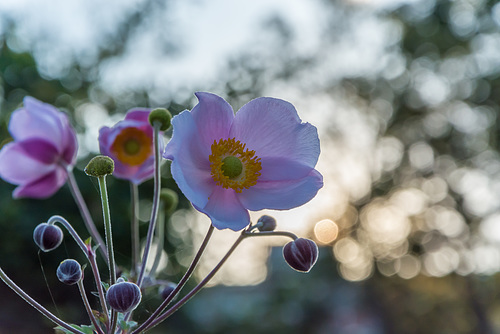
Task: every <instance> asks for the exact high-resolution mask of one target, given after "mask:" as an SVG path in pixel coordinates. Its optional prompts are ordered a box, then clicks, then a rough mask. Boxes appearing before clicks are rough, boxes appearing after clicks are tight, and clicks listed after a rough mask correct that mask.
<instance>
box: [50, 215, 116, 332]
mask: <svg viewBox="0 0 500 334" xmlns="http://www.w3.org/2000/svg"><path fill="white" fill-rule="evenodd" d="M47 223H48V224H55V223H60V224H62V225H63V226H64V227H65V228H66V230H68V232H69V233H70V234H71V236H72V237H73V239H75V241H76V243H77V244H78V246H80V248H81V250H82V251H83V253H84V254H85V257H86V258H87V260H88V261H89V262H90V267H91V269H92V273H93V275H94V280H95V284H96V287H97V291H98V293H99V301H100V303H101V307H102V311H103V312H104V314H105V316H106V321H107V325H108V326H109V313H108V307H107V305H106V298H105V297H104V290H103V288H102V284H101V275H100V274H99V268H98V267H97V261H96V258H95V252H94V251H93V250H92V248H91V247H90V245H89V246H87V245H86V244H85V242H83V240H82V238H80V236H79V235H78V233H77V232H76V231H75V229H74V228H73V226H71V224H70V223H69V222H68V221H67V220H66V219H65V218H64V217H62V216H58V215H55V216H52V217H50V218H49V220H48V221H47Z"/></svg>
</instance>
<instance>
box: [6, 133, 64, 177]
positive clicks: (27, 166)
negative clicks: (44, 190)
mask: <svg viewBox="0 0 500 334" xmlns="http://www.w3.org/2000/svg"><path fill="white" fill-rule="evenodd" d="M55 169H56V165H54V164H45V163H43V162H41V161H40V160H38V159H36V158H34V157H32V156H30V155H29V154H27V153H26V151H25V150H24V148H23V147H22V145H20V144H19V143H15V142H14V143H9V144H7V145H5V146H4V147H3V148H2V150H0V177H1V178H2V179H4V180H5V181H7V182H9V183H13V184H26V183H29V182H32V181H34V180H36V179H38V178H40V177H41V176H43V175H46V174H48V173H51V172H52V171H54V170H55Z"/></svg>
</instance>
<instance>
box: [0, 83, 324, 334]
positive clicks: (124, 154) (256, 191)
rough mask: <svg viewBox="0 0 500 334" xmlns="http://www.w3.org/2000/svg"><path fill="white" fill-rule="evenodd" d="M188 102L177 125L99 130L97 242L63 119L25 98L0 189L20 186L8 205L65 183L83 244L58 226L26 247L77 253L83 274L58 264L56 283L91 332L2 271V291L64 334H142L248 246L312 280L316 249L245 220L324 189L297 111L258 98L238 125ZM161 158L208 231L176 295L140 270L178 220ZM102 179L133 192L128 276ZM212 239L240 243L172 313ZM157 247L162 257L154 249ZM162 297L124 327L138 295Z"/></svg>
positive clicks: (314, 148)
mask: <svg viewBox="0 0 500 334" xmlns="http://www.w3.org/2000/svg"><path fill="white" fill-rule="evenodd" d="M196 96H197V98H198V100H199V102H198V104H197V105H196V106H195V107H194V108H193V109H192V110H185V111H183V112H181V113H180V114H178V115H176V116H175V117H173V118H172V117H171V115H170V113H169V112H168V111H167V110H166V109H161V108H160V109H154V110H151V109H144V108H142V109H141V108H135V109H132V110H130V111H129V112H127V114H126V116H125V118H124V120H122V121H120V122H118V123H117V124H115V125H114V126H112V127H102V128H101V129H100V131H99V138H98V141H99V147H100V151H101V154H102V155H100V156H97V157H94V158H93V159H91V160H90V162H89V163H88V165H87V167H86V168H85V173H86V174H87V175H89V176H91V177H95V178H97V180H98V183H99V190H100V194H101V204H102V210H103V220H104V228H105V240H103V238H102V237H101V235H100V234H99V232H98V230H97V229H96V227H95V224H94V221H93V218H92V216H91V214H90V212H89V210H88V208H87V206H86V202H85V200H84V198H83V196H82V195H81V193H80V191H79V189H78V185H77V183H76V181H75V179H74V177H73V166H74V165H75V162H76V156H77V148H78V144H77V140H76V134H75V131H74V129H73V128H72V127H71V125H70V123H69V120H68V117H67V116H66V115H65V114H64V113H63V112H61V111H58V110H57V109H56V108H55V107H53V106H51V105H48V104H45V103H42V102H40V101H38V100H36V99H34V98H31V97H26V98H25V99H24V106H23V107H22V108H19V109H17V110H15V111H14V112H13V114H12V118H11V121H10V124H9V132H10V134H11V136H12V138H13V141H12V142H10V143H8V144H6V145H4V146H3V147H2V148H1V150H0V178H2V179H3V180H5V181H7V182H9V183H12V184H14V185H16V186H17V187H16V188H15V190H14V192H13V196H14V197H15V198H20V197H29V198H47V197H50V196H51V195H53V194H54V193H55V192H56V191H58V190H59V189H60V188H61V187H62V186H63V185H64V184H65V183H67V184H68V186H69V188H70V190H71V194H72V196H73V197H74V199H75V203H76V205H77V207H78V209H79V210H80V212H81V214H82V218H83V221H84V223H85V225H86V227H87V230H88V232H89V234H90V236H91V238H88V239H87V240H86V241H83V239H82V238H81V237H80V236H79V234H78V233H77V232H76V230H75V229H74V228H73V227H72V225H71V224H70V223H69V222H68V221H67V220H66V219H65V218H63V217H61V216H52V217H50V219H49V220H48V221H47V222H46V223H45V222H44V223H41V224H39V225H38V226H37V227H36V228H35V230H34V233H33V239H34V242H35V243H36V245H37V246H38V247H39V248H40V249H41V250H42V251H44V252H49V251H53V250H54V249H56V248H57V247H58V246H59V245H60V244H61V242H62V240H63V236H64V233H63V230H62V229H61V228H60V227H59V226H58V225H61V226H63V227H64V228H65V229H66V230H67V232H68V233H69V234H70V235H71V237H72V238H73V239H74V241H75V242H76V244H77V245H78V246H79V248H80V249H81V250H82V252H83V254H84V255H85V258H86V260H87V262H88V263H87V264H84V265H83V266H82V265H80V263H78V262H77V261H76V260H74V259H65V260H63V261H62V262H61V263H60V265H59V267H58V269H57V273H56V275H57V277H58V279H59V280H60V281H61V282H63V283H64V284H67V285H77V286H78V289H79V290H80V294H81V296H82V301H83V304H84V306H85V308H86V310H87V313H88V316H89V320H90V322H91V324H90V325H82V326H77V325H71V324H68V323H66V322H65V321H63V320H62V319H60V318H59V317H57V316H56V315H54V314H52V313H51V312H50V311H48V310H47V309H45V308H44V307H43V306H42V305H40V304H38V303H37V302H36V301H35V300H34V299H33V298H32V297H31V296H29V295H28V294H27V293H25V292H24V291H23V290H22V289H21V288H19V287H18V286H17V285H16V284H15V283H14V282H13V281H12V280H11V279H10V278H9V277H8V276H7V275H6V274H5V272H4V271H3V270H2V269H1V268H0V279H2V280H3V281H4V282H5V283H6V284H7V285H8V286H9V287H10V288H11V289H12V290H14V291H15V292H16V293H17V294H19V295H20V296H21V297H22V298H23V299H24V300H26V301H27V302H28V303H29V304H30V305H31V306H33V307H34V308H36V309H37V310H38V311H39V312H40V313H42V314H43V315H44V316H46V317H47V318H48V319H50V320H51V321H52V322H54V323H55V324H57V325H58V329H60V330H61V331H63V332H65V333H98V334H112V333H113V334H114V333H124V334H125V333H132V334H134V333H144V332H145V331H147V330H149V329H151V328H153V327H154V326H156V325H158V324H159V323H160V322H162V321H164V320H165V319H167V318H168V317H169V316H170V315H171V314H172V313H174V312H175V311H176V310H178V309H179V308H180V307H182V306H183V305H184V304H185V303H186V302H187V301H188V300H189V299H190V298H192V297H193V296H194V295H195V294H196V293H197V292H198V291H199V290H200V289H201V288H203V287H204V286H205V285H206V284H207V283H208V282H209V281H210V279H211V278H212V277H213V276H214V275H215V273H216V272H217V271H218V270H219V268H220V267H221V266H222V265H223V264H224V262H225V261H226V260H227V258H228V257H229V256H230V255H231V254H232V252H233V251H234V250H235V249H236V247H237V246H238V245H239V244H240V243H241V242H242V241H243V240H244V239H246V238H249V237H254V236H286V237H290V238H292V239H293V241H291V242H290V243H288V244H287V245H285V247H284V248H283V257H284V259H285V261H286V262H287V263H288V264H289V265H290V266H291V267H292V268H293V269H295V270H297V271H301V272H308V271H309V270H310V269H311V268H312V267H313V265H314V264H315V263H316V260H317V258H318V248H317V246H316V244H315V243H314V242H313V241H312V240H309V239H304V238H298V237H297V236H295V235H294V234H293V233H291V232H287V231H277V230H276V227H277V223H276V220H275V219H274V218H273V217H271V216H267V215H265V216H262V217H261V218H260V219H259V220H258V221H257V222H256V223H255V224H253V223H252V222H251V220H250V215H249V210H250V211H258V210H262V209H275V210H287V209H291V208H295V207H297V206H300V205H303V204H304V203H307V202H308V201H310V200H311V199H312V198H313V197H314V196H315V195H316V193H317V192H318V190H319V189H320V188H321V187H322V186H323V179H322V176H321V174H320V173H319V172H318V171H317V170H316V169H315V166H316V163H317V161H318V157H319V154H320V144H319V139H318V134H317V130H316V128H315V127H314V126H313V125H311V124H309V123H303V122H302V121H301V119H300V118H299V116H298V113H297V111H296V110H295V108H294V107H293V105H291V104H290V103H288V102H286V101H283V100H279V99H274V98H258V99H255V100H252V101H250V102H249V103H247V104H246V105H244V106H243V107H242V108H241V109H240V110H239V111H238V112H236V113H234V111H233V109H232V108H231V106H230V105H229V104H228V103H227V102H226V101H225V100H224V99H222V98H221V97H219V96H217V95H214V94H210V93H197V94H196ZM170 125H172V127H173V132H172V137H171V139H170V141H169V142H168V143H167V145H166V146H165V145H164V142H163V134H164V131H166V130H168V128H169V127H170ZM162 158H165V159H168V160H171V162H172V164H171V173H172V176H173V178H174V180H175V181H176V183H177V185H178V186H179V188H180V190H181V191H182V193H183V194H184V195H185V197H186V198H187V199H188V200H189V201H190V202H191V203H192V205H193V207H194V208H195V209H196V210H198V211H200V212H202V213H204V214H206V215H207V216H208V217H209V218H210V219H211V225H210V226H209V228H208V232H207V235H206V237H205V239H204V241H203V243H202V245H201V246H200V248H199V250H198V252H197V254H196V255H195V257H194V258H193V261H192V263H191V265H190V266H189V267H188V268H187V271H186V273H185V275H184V276H183V278H182V279H181V280H180V281H179V282H178V283H177V284H174V283H172V282H160V281H157V280H156V279H155V276H156V275H155V271H156V269H157V266H156V265H153V268H152V269H150V270H146V263H147V262H148V259H149V258H150V257H151V256H155V261H154V262H155V263H157V262H158V260H159V255H161V254H160V252H157V253H156V255H152V254H150V249H151V245H152V241H153V239H154V238H157V240H163V239H164V235H163V233H165V231H164V228H163V227H162V226H163V225H164V223H165V222H164V219H165V217H164V216H165V214H166V215H169V214H171V213H172V212H174V210H175V208H176V206H177V203H178V198H177V193H175V192H174V191H172V190H171V189H162V188H161V177H160V166H161V162H162ZM108 175H113V176H115V177H117V178H119V179H123V180H127V181H129V182H130V183H131V185H132V186H131V191H132V196H131V197H132V203H131V206H132V210H133V212H132V221H131V226H132V227H131V231H132V250H131V254H132V266H131V268H130V269H127V268H118V266H117V264H116V262H115V259H114V247H113V236H112V224H111V215H110V210H109V203H108V193H107V188H106V176H108ZM151 178H152V179H153V181H154V195H153V206H152V209H151V216H150V221H149V225H148V231H147V235H146V237H145V247H144V250H143V254H142V259H141V260H139V255H138V254H139V249H138V245H139V244H140V235H139V229H138V227H137V220H136V216H137V215H136V212H135V210H137V200H138V191H137V189H138V188H137V187H138V186H139V185H140V184H141V183H143V182H145V181H146V180H149V179H151ZM162 212H163V214H162ZM56 224H57V225H56ZM214 228H216V229H230V230H233V231H241V233H240V235H239V238H238V239H237V240H236V241H235V243H234V244H233V245H232V246H231V247H230V248H229V250H228V252H227V254H226V255H225V256H224V257H223V258H222V259H221V261H220V262H219V264H218V265H217V266H216V267H214V269H213V270H212V271H211V272H210V273H209V274H208V275H207V276H206V277H205V278H204V279H203V280H202V281H201V282H200V283H199V284H198V285H197V286H196V287H194V288H193V289H192V290H191V291H189V292H187V293H186V294H185V296H184V297H183V298H181V299H179V300H178V301H176V303H175V304H174V305H170V304H171V303H172V301H173V300H174V299H175V298H176V297H177V296H178V294H179V292H180V290H181V289H182V288H183V287H184V286H185V283H186V282H187V280H188V279H189V278H190V276H191V274H192V273H193V271H194V268H195V267H196V265H197V263H198V261H199V260H200V258H201V255H202V253H203V251H204V249H205V248H206V246H207V244H208V242H209V240H210V237H211V235H212V233H213V231H214ZM92 242H95V245H92ZM157 247H158V249H160V250H161V247H162V244H158V245H157ZM97 250H98V251H99V252H100V253H101V255H102V256H103V258H104V259H105V260H106V262H107V269H108V272H109V277H108V280H105V281H103V280H102V279H101V276H100V275H101V273H100V270H99V268H98V266H97V261H96V251H97ZM87 265H90V269H91V271H92V275H91V276H92V277H93V280H94V283H95V288H96V290H97V294H96V295H97V297H98V300H99V303H100V307H101V309H100V311H99V312H95V311H93V310H92V307H91V306H90V302H89V300H88V296H87V293H86V292H85V287H84V285H83V280H84V278H85V275H84V270H85V267H86V266H87ZM117 269H120V271H121V272H122V274H121V275H122V276H121V277H117ZM146 278H147V279H146ZM158 285H160V289H159V291H161V295H162V297H163V302H162V303H161V304H160V305H159V306H158V307H157V309H156V310H155V311H154V312H153V313H152V314H151V315H150V316H149V318H148V319H146V320H145V321H144V322H143V323H141V324H137V323H136V322H134V321H132V314H133V311H134V309H135V308H136V307H138V306H139V305H140V302H141V299H142V293H143V292H144V290H145V289H148V288H150V287H151V286H158ZM119 313H121V316H120V318H119V317H118V314H119Z"/></svg>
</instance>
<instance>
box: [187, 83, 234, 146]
mask: <svg viewBox="0 0 500 334" xmlns="http://www.w3.org/2000/svg"><path fill="white" fill-rule="evenodd" d="M196 97H197V98H198V100H199V101H200V102H199V103H198V104H197V105H196V106H195V107H194V108H193V110H192V111H191V114H192V115H193V119H194V121H195V123H196V126H197V128H198V136H199V137H200V144H201V145H202V147H203V149H204V150H206V152H207V153H208V155H210V147H211V146H212V144H213V142H214V140H217V141H218V140H219V139H221V138H222V139H226V138H227V135H228V133H229V129H230V128H231V124H232V122H233V119H234V112H233V108H231V106H230V105H229V104H228V103H227V102H226V101H225V100H224V99H223V98H221V97H219V96H217V95H214V94H210V93H196Z"/></svg>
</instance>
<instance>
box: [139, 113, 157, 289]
mask: <svg viewBox="0 0 500 334" xmlns="http://www.w3.org/2000/svg"><path fill="white" fill-rule="evenodd" d="M160 126H161V124H159V123H158V122H154V124H153V130H154V131H153V132H154V136H153V138H154V149H155V166H154V194H153V207H152V208H151V219H150V221H149V228H148V235H147V239H146V245H145V246H144V254H143V255H142V263H141V269H140V272H139V277H138V278H137V285H138V286H139V288H140V287H141V286H142V282H143V280H144V275H145V272H146V263H147V260H148V256H149V250H150V249H151V243H152V242H153V234H154V230H155V225H156V219H157V217H158V207H159V205H160V188H161V175H160V159H161V152H160V143H159V139H160V138H159V137H160Z"/></svg>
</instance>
